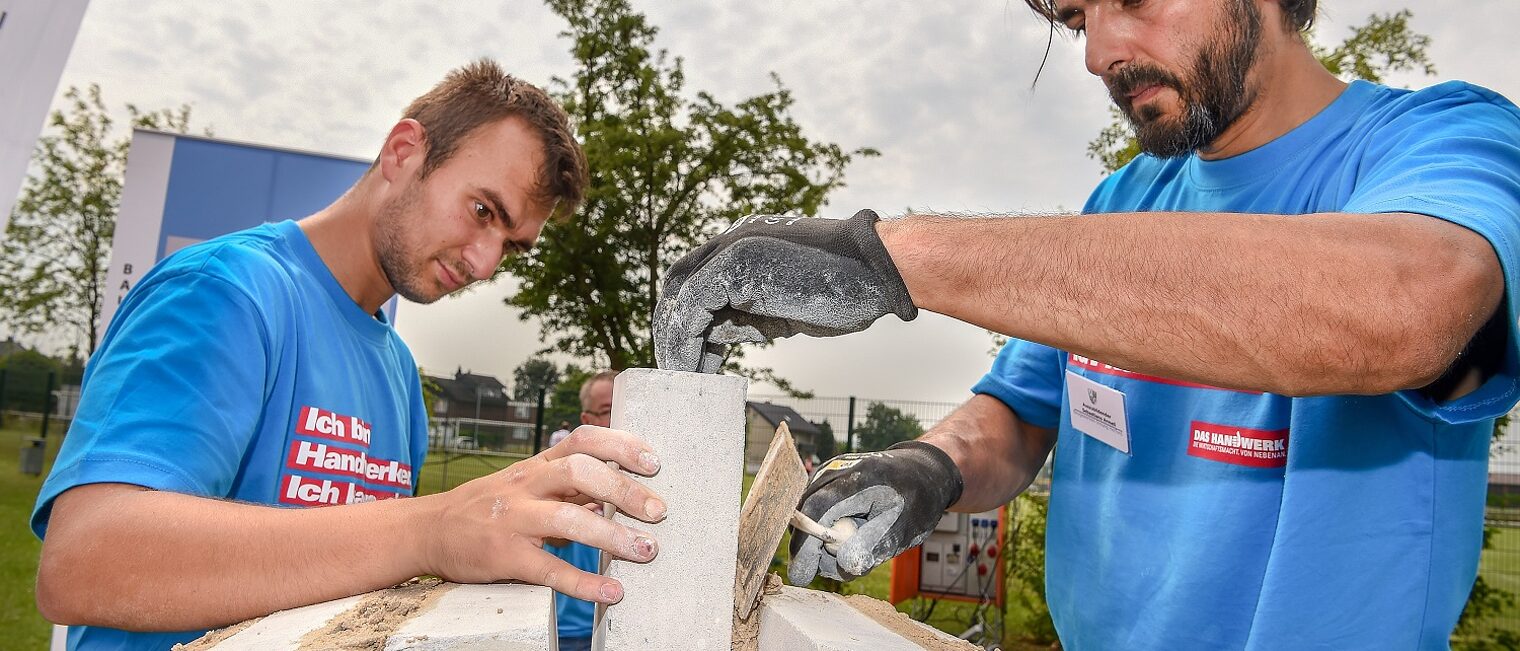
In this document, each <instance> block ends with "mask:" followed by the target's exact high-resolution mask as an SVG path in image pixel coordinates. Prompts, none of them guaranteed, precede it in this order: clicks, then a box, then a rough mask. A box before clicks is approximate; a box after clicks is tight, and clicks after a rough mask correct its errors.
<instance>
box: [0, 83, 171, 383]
mask: <svg viewBox="0 0 1520 651" xmlns="http://www.w3.org/2000/svg"><path fill="white" fill-rule="evenodd" d="M64 97H65V98H66V99H67V100H68V102H69V105H68V107H67V108H66V109H65V110H61V111H54V112H53V113H52V115H51V116H50V117H49V119H48V131H47V132H45V133H44V134H43V136H42V137H41V138H39V139H38V141H37V149H36V150H35V152H33V155H32V166H33V170H34V173H33V174H32V175H30V176H29V177H28V178H27V180H26V184H25V186H24V187H23V189H22V192H21V198H20V200H19V201H17V203H16V209H15V210H14V211H13V212H12V214H11V219H10V223H9V224H8V225H7V226H6V229H5V235H6V237H5V243H4V259H3V260H0V322H3V323H4V324H5V325H6V326H8V327H9V328H11V329H12V330H13V331H14V332H15V333H17V334H23V335H25V334H31V335H37V334H44V333H46V334H47V335H49V336H50V337H55V338H56V341H57V342H58V343H60V344H61V345H62V346H64V347H66V348H67V349H68V350H69V351H70V352H71V353H72V354H75V355H78V354H79V353H81V352H83V353H84V354H85V355H86V356H88V355H89V354H90V353H93V352H94V351H95V341H96V339H97V338H98V337H97V334H98V332H97V329H98V328H99V327H100V311H101V305H102V297H103V293H102V289H103V285H104V283H105V276H106V265H107V264H108V263H109V257H110V254H111V238H112V236H113V235H115V231H116V213H117V209H118V207H119V204H120V203H121V188H122V175H123V174H124V172H125V171H126V167H127V147H128V146H129V145H130V144H131V134H130V133H128V134H126V135H119V136H118V135H117V134H116V133H115V132H114V131H113V127H114V125H115V121H114V120H113V119H112V118H111V116H110V114H109V113H108V112H107V111H106V106H105V102H104V101H103V100H102V99H101V93H100V86H98V85H95V84H91V85H90V87H89V88H87V89H84V90H83V91H81V90H80V89H78V88H72V87H71V88H69V90H68V91H67V92H66V93H64ZM127 115H128V117H129V121H130V122H129V123H130V126H132V127H144V128H150V129H160V130H167V131H177V132H180V133H184V132H185V131H186V130H187V129H188V128H189V125H190V107H189V106H188V105H182V106H180V107H179V108H178V109H173V110H170V109H163V110H158V111H151V112H144V111H141V110H139V109H138V108H137V107H136V106H134V105H132V104H128V105H127Z"/></svg>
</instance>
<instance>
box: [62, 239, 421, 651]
mask: <svg viewBox="0 0 1520 651" xmlns="http://www.w3.org/2000/svg"><path fill="white" fill-rule="evenodd" d="M381 318H383V317H380V316H371V315H370V314H367V313H365V311H364V310H363V309H362V308H360V307H359V305H358V304H356V303H354V301H353V299H351V298H350V297H349V296H348V294H347V293H346V292H344V290H343V287H342V286H340V285H339V284H338V281H337V279H336V278H334V277H333V275H332V272H331V271H329V270H328V268H327V266H326V265H325V264H324V263H323V262H322V260H321V258H319V257H318V256H317V252H316V250H315V249H313V248H312V246H311V242H310V240H308V239H307V238H306V235H305V234H304V233H302V231H301V229H300V227H298V226H297V225H296V224H295V222H289V221H287V222H283V223H279V224H265V225H263V226H260V227H257V228H253V229H249V230H246V231H242V232H239V233H233V234H231V235H227V236H224V237H219V238H216V239H213V240H209V241H207V242H203V243H200V244H197V245H195V246H192V247H189V248H186V249H184V250H182V251H180V252H178V253H176V254H174V255H173V256H171V257H169V258H167V259H165V260H164V261H163V262H161V263H159V264H158V265H157V266H155V267H154V268H153V269H152V270H151V271H150V272H148V274H147V275H145V276H144V277H143V279H142V280H141V281H140V282H139V283H138V284H137V286H136V287H133V288H132V290H131V292H129V293H128V294H127V296H126V298H125V300H124V301H123V302H122V304H121V308H120V309H119V310H118V311H117V312H116V317H115V318H114V319H113V320H112V321H111V325H110V327H109V329H108V330H107V331H106V336H105V339H104V340H103V341H102V342H101V345H100V348H99V349H98V350H96V351H95V355H94V356H93V357H92V358H91V359H90V364H89V366H88V368H87V369H86V372H85V376H84V383H83V395H82V396H81V397H80V403H79V408H78V412H77V414H76V416H75V419H74V422H73V424H72V425H71V426H70V428H69V432H68V436H67V438H65V439H64V443H63V449H62V450H61V451H60V452H59V454H58V459H57V461H56V462H55V464H54V466H53V470H52V472H51V473H50V474H49V475H48V478H47V481H46V482H45V483H44V484H43V485H42V492H41V494H40V495H38V497H37V506H36V509H35V510H34V511H33V512H32V530H33V531H34V532H36V534H37V535H38V536H39V537H41V536H44V535H45V534H46V532H47V524H48V516H49V513H50V512H51V509H52V504H53V499H54V498H56V497H57V496H58V495H59V494H60V493H62V492H64V491H66V490H68V489H70V488H73V487H75V486H80V485H83V484H92V483H102V482H111V483H125V484H136V485H140V486H146V487H148V488H152V489H155V490H164V491H174V492H179V493H186V494H190V495H200V496H205V497H213V498H222V499H232V500H238V501H242V502H254V503H259V504H270V505H279V506H289V507H307V506H325V505H333V504H349V503H354V502H361V501H368V500H372V499H388V498H392V497H405V496H410V495H412V494H413V492H414V486H415V485H416V484H415V476H414V473H415V471H416V469H417V468H419V467H420V466H421V464H422V460H423V455H424V454H426V452H427V412H426V410H425V409H424V406H423V400H422V388H421V385H420V383H419V378H418V374H417V366H416V363H415V362H414V361H413V360H412V356H411V353H410V352H409V351H408V350H407V347H406V345H405V344H404V343H402V341H401V339H400V338H399V337H398V336H397V335H396V331H395V330H394V329H392V328H391V326H390V324H389V323H386V322H384V321H383V320H380V319H381ZM169 578H170V577H157V578H155V577H144V579H143V580H144V581H147V582H149V583H152V582H154V581H159V580H168V579H169ZM203 632H204V631H186V632H183V633H141V634H139V633H126V632H123V631H119V630H114V629H105V628H93V627H72V628H71V629H70V631H69V648H70V649H90V650H92V651H93V650H95V649H144V650H147V649H167V648H169V647H170V646H172V645H173V644H175V643H178V642H188V641H190V640H193V639H195V638H196V637H198V636H200V635H201V634H202V633H203Z"/></svg>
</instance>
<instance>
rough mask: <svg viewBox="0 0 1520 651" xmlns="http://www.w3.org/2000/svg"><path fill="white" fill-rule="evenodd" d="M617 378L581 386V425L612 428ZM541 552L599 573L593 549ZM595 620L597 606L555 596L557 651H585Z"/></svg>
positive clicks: (547, 546)
mask: <svg viewBox="0 0 1520 651" xmlns="http://www.w3.org/2000/svg"><path fill="white" fill-rule="evenodd" d="M616 378H617V371H601V372H599V373H595V374H593V375H592V376H591V377H589V378H586V381H585V382H582V383H581V392H580V401H581V424H582V425H591V426H593V427H612V381H613V380H614V379H616ZM576 429H577V430H580V431H584V432H586V433H587V435H593V436H594V435H596V432H598V431H600V430H596V429H591V428H576ZM567 436H568V435H567ZM561 440H563V437H562V439H561ZM556 445H558V444H557V443H556ZM544 551H547V552H549V553H550V554H554V555H555V556H557V557H559V558H560V559H562V560H564V561H565V562H566V563H569V564H571V565H574V566H575V567H576V569H580V570H585V571H587V572H592V573H600V572H601V550H598V549H597V548H595V547H591V546H588V545H583V544H581V543H578V542H575V541H573V540H572V541H566V540H551V541H547V542H545V543H544ZM595 620H596V604H594V603H592V602H590V601H586V600H584V599H576V598H575V597H572V596H570V595H567V594H564V593H561V592H555V593H554V621H555V625H556V628H557V629H558V631H557V633H558V637H559V651H588V650H589V649H590V648H591V633H592V629H593V626H592V625H593V624H594V623H595Z"/></svg>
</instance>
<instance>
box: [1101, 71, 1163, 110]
mask: <svg viewBox="0 0 1520 651" xmlns="http://www.w3.org/2000/svg"><path fill="white" fill-rule="evenodd" d="M1103 83H1104V84H1105V85H1107V86H1108V95H1109V97H1111V98H1113V100H1114V103H1115V104H1118V105H1119V106H1120V107H1122V108H1125V109H1128V108H1129V105H1130V100H1129V97H1130V95H1131V94H1133V93H1134V92H1135V90H1136V89H1139V88H1144V87H1146V86H1166V87H1168V88H1171V89H1172V90H1175V91H1177V92H1178V93H1179V94H1180V93H1181V92H1182V80H1180V79H1178V78H1177V77H1176V76H1174V75H1172V74H1170V73H1168V72H1166V71H1165V70H1162V69H1160V68H1157V67H1155V66H1148V65H1128V66H1125V67H1123V68H1120V69H1119V71H1118V72H1115V73H1114V74H1112V75H1109V76H1108V77H1105V78H1104V79H1103Z"/></svg>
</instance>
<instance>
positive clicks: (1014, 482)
mask: <svg viewBox="0 0 1520 651" xmlns="http://www.w3.org/2000/svg"><path fill="white" fill-rule="evenodd" d="M922 440H923V441H926V442H928V443H930V444H933V445H934V446H935V447H938V448H940V449H941V450H944V451H945V453H946V454H948V455H950V459H951V460H952V461H954V462H955V466H956V468H958V469H959V470H960V473H961V480H962V481H963V482H965V488H963V489H962V490H961V498H960V500H959V501H957V502H956V503H955V504H952V505H951V507H950V508H951V510H954V511H967V512H977V511H986V510H988V509H992V508H996V507H998V506H999V505H1002V504H1007V503H1008V500H1011V499H1013V497H1014V496H1016V495H1018V494H1019V493H1020V492H1022V491H1023V490H1024V489H1025V488H1028V487H1029V484H1030V482H1032V481H1034V478H1035V475H1036V474H1038V473H1039V472H1040V467H1041V466H1043V465H1045V458H1046V457H1047V456H1049V455H1050V448H1051V447H1052V446H1054V445H1055V440H1056V437H1055V432H1053V431H1051V430H1048V429H1045V428H1042V427H1035V426H1033V425H1030V424H1028V423H1025V422H1023V421H1022V420H1021V419H1019V418H1018V416H1017V415H1015V414H1014V413H1013V410H1011V409H1009V408H1008V407H1007V406H1006V405H1004V404H1003V403H1002V402H1001V401H999V400H998V399H996V398H993V397H991V396H986V395H977V396H972V398H971V399H970V400H968V401H966V403H965V404H963V405H961V406H960V407H958V408H956V410H955V411H954V412H952V413H951V414H950V416H948V417H947V418H945V419H944V420H942V421H940V423H939V424H938V425H935V426H934V428H933V429H931V430H929V432H928V433H927V434H925V435H924V436H923V437H922Z"/></svg>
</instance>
